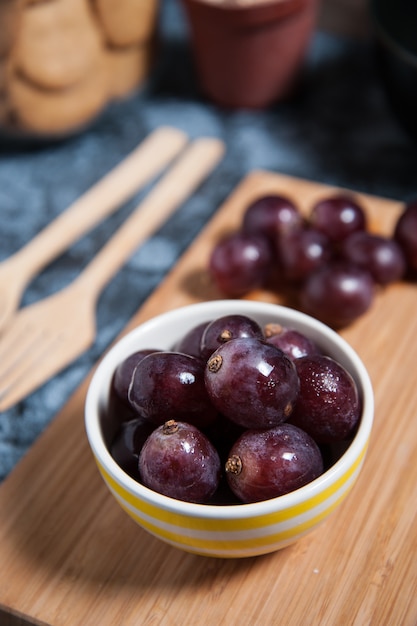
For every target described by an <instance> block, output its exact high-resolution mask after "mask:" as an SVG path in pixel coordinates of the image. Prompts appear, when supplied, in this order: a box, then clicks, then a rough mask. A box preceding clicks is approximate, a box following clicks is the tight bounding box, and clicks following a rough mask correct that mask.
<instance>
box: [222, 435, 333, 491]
mask: <svg viewBox="0 0 417 626" xmlns="http://www.w3.org/2000/svg"><path fill="white" fill-rule="evenodd" d="M225 469H226V477H227V480H228V483H229V486H230V488H231V490H232V491H233V492H234V493H235V494H236V495H237V497H238V498H239V499H240V500H241V501H242V502H245V503H250V502H260V501H262V500H269V499H270V498H276V497H278V496H282V495H284V494H286V493H289V492H291V491H294V490H295V489H299V488H300V487H303V486H304V485H306V484H307V483H309V482H311V481H312V480H314V479H315V478H317V477H318V476H320V474H322V472H323V459H322V456H321V452H320V449H319V447H318V446H317V444H316V443H315V441H314V440H313V439H312V438H311V437H310V436H309V435H308V434H307V433H305V432H304V431H302V430H300V429H299V428H297V427H296V426H292V425H291V424H280V425H279V426H275V427H274V428H268V429H265V430H247V431H246V432H244V433H243V434H242V435H241V436H240V438H239V439H238V440H237V442H236V443H235V445H234V446H233V447H232V449H231V451H230V455H229V458H228V460H227V461H226V465H225Z"/></svg>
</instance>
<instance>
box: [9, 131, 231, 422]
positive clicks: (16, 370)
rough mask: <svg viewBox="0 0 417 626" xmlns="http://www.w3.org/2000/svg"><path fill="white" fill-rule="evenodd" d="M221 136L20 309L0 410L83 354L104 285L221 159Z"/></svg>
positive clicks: (177, 167) (197, 148) (189, 153)
mask: <svg viewBox="0 0 417 626" xmlns="http://www.w3.org/2000/svg"><path fill="white" fill-rule="evenodd" d="M223 152H224V145H223V143H222V142H221V141H220V140H217V139H211V138H201V139H198V140H195V141H194V142H192V143H191V144H190V146H189V147H188V148H186V150H185V151H184V152H183V153H182V154H181V155H180V157H179V158H178V159H177V160H176V161H175V162H174V164H173V166H172V167H171V168H170V170H168V172H167V173H166V174H165V175H164V177H163V178H162V180H161V181H160V182H158V183H157V184H156V186H155V187H154V188H153V190H151V192H150V193H149V194H148V196H147V197H146V198H145V200H144V201H143V202H142V203H141V204H140V205H139V206H138V207H137V208H136V210H135V211H134V213H133V214H132V215H131V216H130V217H129V218H128V219H127V220H126V222H125V223H124V224H123V225H122V226H121V227H120V228H119V230H118V231H116V233H115V234H114V235H113V237H112V238H111V239H110V240H109V241H108V242H107V243H106V244H105V245H104V247H103V248H102V250H101V251H100V252H99V253H98V254H97V255H96V257H95V258H94V259H93V260H92V261H91V262H90V263H89V265H87V267H86V268H85V269H84V271H83V272H82V273H81V274H80V275H79V276H78V277H77V278H76V279H75V280H74V281H73V282H72V283H71V284H70V285H69V286H68V287H66V288H64V289H63V290H61V291H59V292H57V293H55V294H53V295H52V296H50V297H48V298H46V299H44V300H42V301H40V302H37V303H35V304H32V305H30V306H28V307H26V308H23V309H21V310H20V311H19V312H18V313H17V315H16V316H15V318H14V321H13V322H12V323H11V325H10V326H9V328H8V330H7V332H6V333H5V335H4V337H3V338H2V339H1V340H0V411H4V410H6V409H8V408H10V407H11V406H13V405H14V404H15V403H16V402H18V401H19V400H21V399H22V398H24V397H25V396H27V395H28V394H29V393H31V392H32V391H34V390H35V389H36V388H37V387H39V386H40V385H42V384H43V383H44V382H46V380H48V379H49V378H50V377H52V376H53V375H54V374H56V373H57V372H58V371H60V370H61V369H62V368H64V367H65V366H66V365H68V364H69V363H71V362H72V361H73V360H74V359H75V358H77V357H78V356H79V355H80V354H82V353H83V352H84V351H85V350H86V349H87V348H88V347H89V346H90V345H91V344H92V343H93V341H94V339H95V336H96V315H95V312H96V303H97V299H98V296H99V295H100V293H101V291H102V289H103V288H104V286H105V285H106V284H107V283H108V282H109V281H110V279H111V278H112V277H113V275H114V274H115V273H116V272H117V271H118V270H119V269H120V268H121V267H122V266H123V265H124V263H125V262H126V261H127V260H128V259H129V257H130V256H131V255H132V253H133V252H134V250H135V249H136V248H137V247H138V246H139V244H140V243H142V242H143V241H145V239H147V238H148V237H149V236H150V235H151V234H152V233H153V232H155V231H156V229H157V228H158V227H160V226H161V225H162V224H163V222H164V221H165V220H166V219H167V218H168V217H169V216H170V215H171V214H172V213H173V212H174V210H175V209H176V208H178V207H179V206H180V205H181V204H182V203H183V202H184V201H185V200H186V198H187V197H188V196H189V195H191V193H192V192H193V191H194V190H195V189H196V188H197V186H198V185H199V184H200V183H201V182H202V181H203V180H204V178H205V177H206V176H207V175H208V174H209V173H210V172H211V171H212V169H213V168H214V167H215V166H216V165H217V163H218V162H219V160H220V159H221V157H222V155H223Z"/></svg>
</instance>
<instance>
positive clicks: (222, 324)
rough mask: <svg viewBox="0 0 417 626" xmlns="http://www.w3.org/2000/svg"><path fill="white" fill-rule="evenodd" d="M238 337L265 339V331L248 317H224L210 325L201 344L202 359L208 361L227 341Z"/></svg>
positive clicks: (203, 335)
mask: <svg viewBox="0 0 417 626" xmlns="http://www.w3.org/2000/svg"><path fill="white" fill-rule="evenodd" d="M238 337H241V338H245V337H255V338H256V339H263V331H262V328H261V327H260V326H259V324H258V323H257V322H256V321H255V320H253V319H251V318H250V317H247V316H246V315H238V314H236V315H224V316H222V317H218V318H217V319H215V320H213V321H212V322H210V324H208V325H207V326H206V328H205V330H204V332H203V334H202V337H201V342H200V354H201V357H202V358H203V359H204V360H205V361H207V359H208V358H209V357H210V356H211V355H212V354H213V352H214V351H215V350H217V348H219V347H220V346H221V345H222V344H223V343H225V342H226V341H230V340H231V339H237V338H238Z"/></svg>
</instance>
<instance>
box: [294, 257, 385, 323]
mask: <svg viewBox="0 0 417 626" xmlns="http://www.w3.org/2000/svg"><path fill="white" fill-rule="evenodd" d="M374 294H375V283H374V280H373V278H372V276H371V275H370V273H369V272H368V271H366V270H364V269H362V268H360V267H357V266H356V265H354V264H353V263H349V262H341V261H339V262H332V263H329V264H327V265H325V266H323V267H320V268H318V269H317V270H316V271H314V272H313V273H312V274H310V276H309V277H308V278H307V279H306V281H305V283H304V285H303V287H302V288H301V290H300V305H301V307H302V309H303V310H304V311H305V312H306V313H308V314H309V315H311V316H313V317H316V318H317V319H319V320H321V321H322V322H324V323H325V324H328V325H329V326H331V327H333V328H335V329H340V328H343V327H345V326H347V325H348V324H351V323H352V322H353V321H355V320H356V319H357V318H358V317H360V316H361V315H363V314H364V313H365V312H366V311H367V310H368V309H369V308H370V306H371V304H372V302H373V299H374Z"/></svg>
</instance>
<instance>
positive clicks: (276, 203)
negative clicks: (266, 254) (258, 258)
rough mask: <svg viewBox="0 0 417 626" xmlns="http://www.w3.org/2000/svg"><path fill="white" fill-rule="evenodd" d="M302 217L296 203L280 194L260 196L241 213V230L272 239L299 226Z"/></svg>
mask: <svg viewBox="0 0 417 626" xmlns="http://www.w3.org/2000/svg"><path fill="white" fill-rule="evenodd" d="M302 223H303V217H302V215H301V213H300V211H299V210H298V208H297V207H296V205H295V204H294V203H293V202H292V201H291V200H290V199H289V198H287V197H285V196H281V195H267V196H261V197H260V198H257V199H256V200H254V201H253V202H252V203H251V204H250V205H249V206H248V207H247V208H246V211H245V212H244V214H243V219H242V230H243V232H245V233H251V234H253V233H259V234H262V235H265V236H266V237H269V238H270V239H271V240H272V241H275V238H276V236H277V235H279V234H280V233H287V232H289V231H290V230H292V229H293V228H296V227H299V226H301V224H302Z"/></svg>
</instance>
